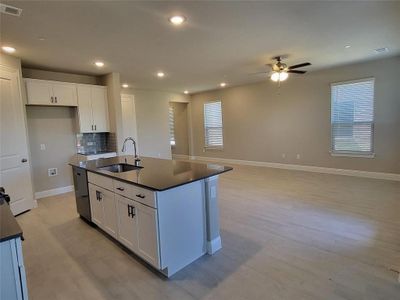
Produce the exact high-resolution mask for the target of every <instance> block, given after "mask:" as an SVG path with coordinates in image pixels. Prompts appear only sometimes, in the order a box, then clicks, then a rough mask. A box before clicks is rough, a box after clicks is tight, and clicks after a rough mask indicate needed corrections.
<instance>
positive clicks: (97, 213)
mask: <svg viewBox="0 0 400 300" xmlns="http://www.w3.org/2000/svg"><path fill="white" fill-rule="evenodd" d="M96 188H97V187H96V186H95V185H93V184H90V183H89V199H90V211H91V215H92V222H93V223H95V224H96V225H97V226H100V227H101V226H102V225H103V222H104V216H103V204H102V203H101V200H100V197H99V196H100V195H99V193H100V191H98V190H96Z"/></svg>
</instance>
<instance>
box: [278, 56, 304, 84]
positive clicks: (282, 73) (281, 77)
mask: <svg viewBox="0 0 400 300" xmlns="http://www.w3.org/2000/svg"><path fill="white" fill-rule="evenodd" d="M274 59H276V63H275V64H274V65H272V66H271V68H272V74H271V77H270V78H271V80H272V81H274V82H281V81H285V80H286V79H288V77H289V73H293V74H305V73H306V72H307V71H303V70H294V69H297V68H302V67H307V66H311V63H309V62H305V63H301V64H297V65H293V66H290V67H288V66H287V65H286V64H284V63H283V62H281V60H282V58H281V57H280V56H277V57H274Z"/></svg>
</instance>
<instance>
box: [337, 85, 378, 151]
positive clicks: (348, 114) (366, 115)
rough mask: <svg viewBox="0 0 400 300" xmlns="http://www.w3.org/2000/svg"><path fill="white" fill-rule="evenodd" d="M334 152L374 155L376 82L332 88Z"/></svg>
mask: <svg viewBox="0 0 400 300" xmlns="http://www.w3.org/2000/svg"><path fill="white" fill-rule="evenodd" d="M331 130H332V152H333V153H338V154H341V153H342V154H361V155H371V154H372V152H373V131H374V79H365V80H359V81H353V82H344V83H338V84H332V86H331Z"/></svg>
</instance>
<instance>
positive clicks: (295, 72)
mask: <svg viewBox="0 0 400 300" xmlns="http://www.w3.org/2000/svg"><path fill="white" fill-rule="evenodd" d="M287 72H288V73H294V74H305V73H307V71H301V70H289V71H287Z"/></svg>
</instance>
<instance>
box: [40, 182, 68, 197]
mask: <svg viewBox="0 0 400 300" xmlns="http://www.w3.org/2000/svg"><path fill="white" fill-rule="evenodd" d="M73 190H74V186H73V185H69V186H63V187H59V188H56V189H52V190H47V191H41V192H36V193H35V199H36V200H37V199H41V198H45V197H50V196H55V195H60V194H64V193H68V192H72V191H73Z"/></svg>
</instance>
